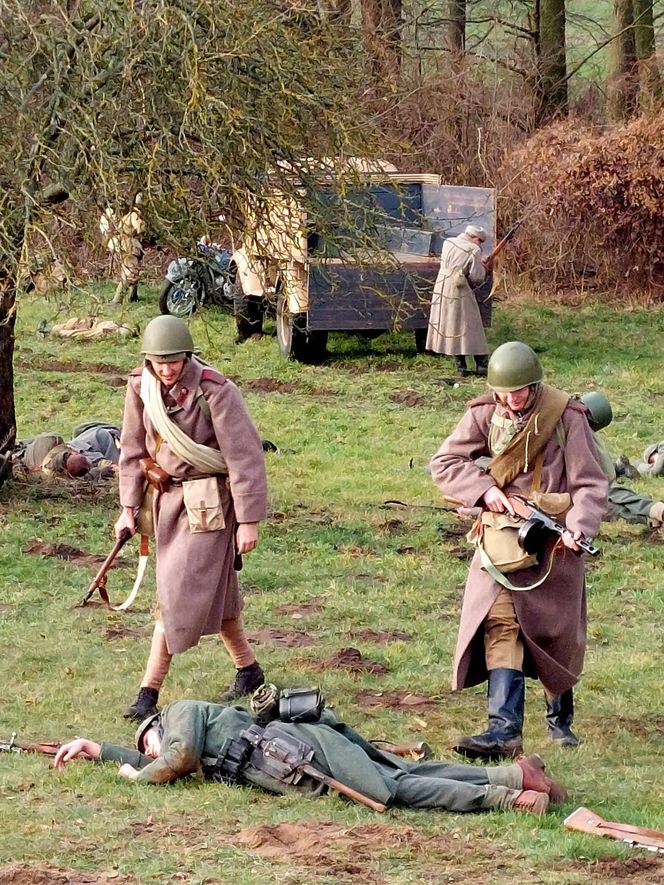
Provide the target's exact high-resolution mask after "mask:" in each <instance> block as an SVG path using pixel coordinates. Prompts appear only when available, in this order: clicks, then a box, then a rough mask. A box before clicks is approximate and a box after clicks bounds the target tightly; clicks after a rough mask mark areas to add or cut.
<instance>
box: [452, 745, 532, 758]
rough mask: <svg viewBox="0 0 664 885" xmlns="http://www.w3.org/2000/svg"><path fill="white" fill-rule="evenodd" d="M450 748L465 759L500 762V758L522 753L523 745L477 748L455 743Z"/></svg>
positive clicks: (513, 756) (512, 756) (514, 756)
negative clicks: (502, 747)
mask: <svg viewBox="0 0 664 885" xmlns="http://www.w3.org/2000/svg"><path fill="white" fill-rule="evenodd" d="M452 749H453V750H454V752H455V753H458V754H459V755H460V756H465V757H466V759H485V760H486V761H487V762H500V760H501V759H516V757H517V756H521V754H522V753H523V747H515V748H514V749H503V750H479V749H475V748H471V747H464V746H461V745H460V744H457V746H455V747H452Z"/></svg>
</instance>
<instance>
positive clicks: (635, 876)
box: [562, 857, 664, 885]
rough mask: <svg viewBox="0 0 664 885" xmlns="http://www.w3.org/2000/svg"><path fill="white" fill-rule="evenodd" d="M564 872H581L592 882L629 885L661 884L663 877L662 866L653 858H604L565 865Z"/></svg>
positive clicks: (663, 866)
mask: <svg viewBox="0 0 664 885" xmlns="http://www.w3.org/2000/svg"><path fill="white" fill-rule="evenodd" d="M562 869H564V870H583V871H584V872H585V873H586V874H587V875H590V876H591V879H592V881H594V880H596V879H597V880H599V879H605V880H607V881H609V882H623V883H630V885H646V883H650V882H652V883H655V882H657V883H661V882H662V880H663V877H664V865H663V864H662V861H661V860H657V859H656V858H654V857H630V858H628V859H627V860H615V859H613V858H606V859H604V860H596V861H594V862H593V863H585V864H584V863H573V864H565V865H564V867H563V868H562Z"/></svg>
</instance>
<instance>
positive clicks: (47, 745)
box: [0, 732, 62, 756]
mask: <svg viewBox="0 0 664 885" xmlns="http://www.w3.org/2000/svg"><path fill="white" fill-rule="evenodd" d="M61 746H62V745H61V744H57V743H53V742H50V741H17V740H16V732H13V733H12V736H11V738H10V739H9V740H8V741H0V753H41V754H42V755H43V756H55V754H56V753H57V752H58V750H59V749H60V747H61Z"/></svg>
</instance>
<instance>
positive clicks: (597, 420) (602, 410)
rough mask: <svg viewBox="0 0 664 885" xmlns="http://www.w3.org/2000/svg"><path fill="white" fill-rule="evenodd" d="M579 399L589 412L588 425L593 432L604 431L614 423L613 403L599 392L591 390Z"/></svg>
mask: <svg viewBox="0 0 664 885" xmlns="http://www.w3.org/2000/svg"><path fill="white" fill-rule="evenodd" d="M579 399H580V401H581V402H582V403H583V405H584V406H585V407H586V409H587V410H588V423H589V424H590V427H591V428H592V430H602V429H603V428H604V427H608V426H609V424H610V423H611V422H612V421H613V409H612V408H611V403H610V402H609V400H608V398H607V397H606V396H605V394H603V393H600V391H599V390H589V391H588V393H584V394H583V396H581V397H579Z"/></svg>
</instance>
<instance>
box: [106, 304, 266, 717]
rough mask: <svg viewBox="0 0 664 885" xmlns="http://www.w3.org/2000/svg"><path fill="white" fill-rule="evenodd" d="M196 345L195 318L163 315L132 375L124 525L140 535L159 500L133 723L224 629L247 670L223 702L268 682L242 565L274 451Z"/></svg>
mask: <svg viewBox="0 0 664 885" xmlns="http://www.w3.org/2000/svg"><path fill="white" fill-rule="evenodd" d="M193 351H194V342H193V340H192V337H191V334H190V332H189V329H188V328H187V325H186V323H184V322H183V321H182V320H180V319H178V318H177V317H172V316H160V317H156V318H155V319H153V320H151V322H149V323H148V325H147V327H146V329H145V333H144V335H143V341H142V346H141V352H142V353H143V354H144V356H145V364H144V365H143V366H141V367H139V368H137V369H134V371H132V372H131V373H130V376H129V384H128V388H127V395H126V400H125V412H124V420H123V424H122V435H121V438H120V450H121V455H120V503H121V505H122V513H121V515H120V518H119V519H118V521H117V522H116V524H115V532H116V536H117V537H119V535H120V534H121V532H122V531H123V530H124V529H129V531H131V532H132V533H133V532H135V531H136V517H135V510H136V508H138V507H141V505H142V506H143V508H144V509H145V507H146V504H147V503H148V500H149V499H151V500H152V505H151V513H152V517H153V521H154V532H155V538H156V558H157V566H156V578H157V598H158V603H159V615H158V617H157V621H156V623H155V628H154V633H153V637H152V647H151V650H150V656H149V658H148V663H147V668H146V671H145V674H144V676H143V679H142V681H141V686H140V690H139V692H138V695H137V697H136V699H135V700H134V702H133V703H132V704H131V706H129V707H128V708H127V709H126V710H125V712H124V715H125V717H126V718H130V719H142V718H144V717H145V716H148V715H150V714H151V713H153V712H154V711H155V710H156V703H157V700H158V697H159V689H160V688H161V685H162V683H163V681H164V679H165V677H166V674H167V673H168V670H169V667H170V663H171V658H172V656H173V655H174V654H177V653H180V652H184V651H186V650H187V649H188V648H191V647H192V646H195V645H196V644H197V643H198V641H199V639H200V637H201V636H203V635H206V634H210V633H219V634H220V637H221V639H222V641H223V643H224V645H225V646H226V650H227V651H228V653H229V655H230V657H231V658H232V660H233V663H234V664H235V667H236V668H237V672H236V676H235V679H234V681H233V683H232V685H231V686H230V688H229V689H228V691H227V692H226V693H225V694H224V695H223V698H222V699H223V700H234V699H235V698H238V697H241V696H242V695H245V694H248V693H249V692H251V691H253V690H254V689H255V688H257V687H258V686H259V685H260V684H261V683H262V682H263V681H264V675H263V670H262V669H261V667H260V665H259V664H258V662H257V661H256V657H255V655H254V653H253V651H252V649H251V646H250V645H249V643H248V642H247V639H246V637H245V634H244V627H243V623H242V617H241V611H242V599H241V596H240V591H239V587H238V581H237V575H236V571H235V568H236V566H237V557H238V555H240V556H241V555H242V554H245V553H248V552H249V551H251V550H253V549H254V548H255V547H256V545H257V544H258V524H259V522H260V521H261V520H263V519H265V517H266V515H267V481H266V475H265V463H264V458H263V447H262V444H261V439H260V437H259V435H258V433H257V431H256V428H255V426H254V424H253V422H252V420H251V418H250V416H249V413H248V412H247V409H246V406H245V404H244V401H243V399H242V396H241V395H240V393H239V391H238V389H237V387H236V386H235V384H233V383H232V382H231V381H229V380H228V379H227V378H226V377H224V375H222V374H221V373H220V372H218V371H217V370H216V369H213V368H211V367H209V366H206V365H205V364H204V363H202V362H201V361H200V360H198V359H197V358H196V357H195V356H194V355H193ZM146 480H147V484H148V488H147V499H148V500H144V497H146Z"/></svg>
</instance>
